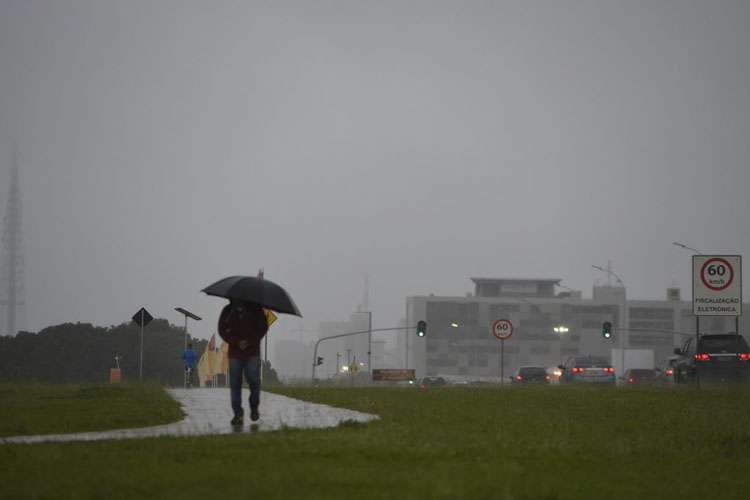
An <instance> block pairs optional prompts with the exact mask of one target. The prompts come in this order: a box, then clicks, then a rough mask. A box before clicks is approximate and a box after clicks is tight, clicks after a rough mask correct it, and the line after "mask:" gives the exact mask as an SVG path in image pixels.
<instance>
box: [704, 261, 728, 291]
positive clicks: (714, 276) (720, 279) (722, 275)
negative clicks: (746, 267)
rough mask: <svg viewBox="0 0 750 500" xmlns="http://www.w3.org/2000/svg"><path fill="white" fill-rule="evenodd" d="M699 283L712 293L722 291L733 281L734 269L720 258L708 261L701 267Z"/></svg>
mask: <svg viewBox="0 0 750 500" xmlns="http://www.w3.org/2000/svg"><path fill="white" fill-rule="evenodd" d="M700 276H701V281H703V284H704V285H705V286H706V288H709V289H711V290H714V291H717V292H718V291H720V290H724V289H725V288H727V287H729V285H731V284H732V281H734V269H732V264H730V263H729V262H727V261H726V260H725V259H722V258H720V257H714V258H713V259H708V260H707V261H706V262H705V263H704V264H703V267H701V274H700Z"/></svg>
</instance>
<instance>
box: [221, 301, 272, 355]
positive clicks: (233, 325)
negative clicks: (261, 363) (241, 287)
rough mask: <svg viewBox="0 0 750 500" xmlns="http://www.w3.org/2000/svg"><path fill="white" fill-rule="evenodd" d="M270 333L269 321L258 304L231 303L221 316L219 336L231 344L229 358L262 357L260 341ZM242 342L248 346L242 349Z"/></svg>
mask: <svg viewBox="0 0 750 500" xmlns="http://www.w3.org/2000/svg"><path fill="white" fill-rule="evenodd" d="M266 332H268V321H267V320H266V314H265V311H264V310H263V308H262V307H260V306H258V305H256V304H246V303H245V304H243V303H239V302H237V303H230V304H227V305H226V306H225V307H224V309H223V310H222V311H221V314H220V315H219V336H220V337H221V338H222V339H224V342H226V343H227V344H229V357H230V358H234V359H250V358H251V357H253V356H260V341H261V340H262V339H263V337H264V336H265V335H266ZM242 340H246V341H247V342H248V346H247V347H246V348H245V349H244V350H243V349H240V347H239V343H240V341H242Z"/></svg>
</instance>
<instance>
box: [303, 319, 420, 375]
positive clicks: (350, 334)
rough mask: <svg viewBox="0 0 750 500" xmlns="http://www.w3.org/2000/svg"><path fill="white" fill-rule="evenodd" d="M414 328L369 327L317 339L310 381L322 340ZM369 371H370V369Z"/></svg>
mask: <svg viewBox="0 0 750 500" xmlns="http://www.w3.org/2000/svg"><path fill="white" fill-rule="evenodd" d="M414 328H416V327H415V326H399V327H394V328H371V329H368V330H360V331H357V332H349V333H340V334H339V335H331V336H328V337H323V338H320V339H318V341H317V342H315V350H314V352H313V363H312V381H313V382H315V368H316V367H317V366H318V346H319V345H320V343H321V342H323V341H324V340H331V339H339V338H341V337H350V336H352V335H362V334H365V333H366V334H368V335H372V334H373V333H375V332H395V331H398V330H413V329H414ZM370 373H372V371H371V372H370Z"/></svg>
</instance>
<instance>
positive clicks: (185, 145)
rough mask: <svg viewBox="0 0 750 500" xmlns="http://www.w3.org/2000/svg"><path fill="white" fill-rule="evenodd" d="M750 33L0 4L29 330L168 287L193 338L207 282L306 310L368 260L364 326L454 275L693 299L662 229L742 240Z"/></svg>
mask: <svg viewBox="0 0 750 500" xmlns="http://www.w3.org/2000/svg"><path fill="white" fill-rule="evenodd" d="M313 4H314V5H313ZM748 25H750V3H749V2H745V1H713V0H712V1H708V0H706V1H703V2H691V1H685V0H677V1H651V0H649V1H642V2H637V1H631V2H604V1H600V0H592V1H548V2H532V1H518V2H500V1H498V2H459V1H451V2H437V1H424V2H401V1H395V2H361V3H355V2H347V1H341V2H306V1H299V2H277V1H272V2H249V1H247V2H245V1H232V2H230V1H224V2H218V1H212V2H204V1H183V0H180V1H152V0H148V1H127V2H125V1H122V2H110V1H102V0H90V1H67V0H56V1H27V0H17V1H16V0H0V167H2V168H0V187H1V189H0V202H2V205H0V210H2V211H4V210H5V200H6V198H7V179H8V172H7V170H8V167H9V165H10V158H11V145H12V143H13V142H14V141H15V142H16V144H17V146H18V150H19V153H20V159H21V177H22V189H23V202H24V224H25V227H24V231H25V234H24V244H25V259H26V299H27V303H28V306H27V312H26V317H27V321H26V325H25V326H26V327H27V328H29V329H32V330H38V329H41V328H43V327H45V326H48V325H50V324H56V323H60V322H66V321H90V322H93V323H95V324H101V325H110V324H117V323H120V322H122V321H126V320H127V319H128V318H129V317H130V316H131V315H132V314H133V313H134V312H135V311H136V310H137V309H138V308H139V307H140V306H141V305H145V306H146V307H147V308H148V309H149V310H150V311H151V312H152V313H153V314H154V315H155V316H160V317H166V318H168V319H170V320H171V321H174V322H177V323H178V324H181V320H180V317H179V315H178V314H177V313H175V312H174V311H173V310H172V308H173V307H174V306H184V307H187V308H188V309H191V310H194V311H195V312H197V313H198V314H201V315H203V316H205V317H206V319H207V321H204V322H203V323H202V324H200V325H199V326H197V327H195V328H194V329H193V331H194V332H195V333H198V334H199V335H201V336H203V337H208V336H209V335H210V333H211V332H213V331H214V326H215V320H216V316H217V314H218V310H219V307H220V305H221V304H222V302H221V301H220V300H218V299H214V298H210V297H205V296H203V295H202V294H200V293H199V290H200V289H201V288H202V287H203V286H205V285H207V284H209V283H210V282H212V281H214V280H216V279H218V278H221V277H224V276H226V275H231V274H254V273H255V272H256V271H257V269H258V268H259V267H264V268H265V270H266V276H267V277H268V278H270V279H272V280H274V281H277V282H278V283H280V284H282V285H284V286H285V287H286V288H287V289H288V290H289V291H290V292H291V293H292V295H293V296H294V298H295V299H296V301H297V303H298V305H299V307H300V309H301V310H302V312H303V313H304V314H305V320H304V328H306V329H312V328H314V327H315V326H316V324H317V321H319V320H323V319H344V318H345V317H346V316H347V315H348V314H349V312H351V311H353V310H354V309H355V308H356V307H357V305H358V304H359V303H360V301H361V297H362V289H363V284H362V283H363V276H364V274H365V273H369V274H370V285H371V292H370V298H371V308H372V310H373V311H374V315H373V321H374V323H375V325H376V326H378V327H387V326H391V325H395V324H396V323H397V322H398V321H399V319H400V318H401V317H402V315H403V311H404V308H405V297H406V296H407V295H410V294H427V293H436V294H455V295H463V294H464V293H465V292H466V291H469V290H471V289H472V288H471V283H470V282H469V280H468V278H469V277H470V276H503V277H551V278H562V279H563V280H564V281H563V283H564V284H566V285H567V286H570V287H573V288H579V289H583V290H584V293H585V294H586V295H588V294H590V288H591V285H592V283H593V281H594V280H596V279H602V280H604V276H602V273H599V272H597V271H595V270H593V269H591V264H598V265H606V262H607V260H608V259H611V260H612V262H613V265H614V269H615V271H616V272H618V274H620V275H621V276H622V278H623V280H624V281H625V283H626V284H627V286H628V295H629V296H630V297H632V298H641V299H648V298H663V297H664V294H665V292H664V289H665V288H666V287H668V286H670V285H672V284H677V285H679V286H681V287H682V289H683V297H689V296H690V286H691V280H690V272H691V269H690V254H689V252H687V251H684V250H680V249H678V248H676V247H674V246H673V245H672V244H671V242H672V241H675V240H676V241H682V242H684V243H686V244H688V245H692V246H696V247H698V248H700V249H701V250H704V251H705V252H716V253H740V254H745V255H748V254H750V230H748V222H747V217H748V214H749V213H750V201H748V196H747V191H748V188H750V165H748V158H749V157H750V35H749V34H748V33H749V30H748V28H747V27H748ZM745 283H748V280H745ZM745 295H746V297H747V295H748V286H747V285H746V286H745ZM281 326H282V330H283V329H290V328H297V327H299V322H297V321H296V320H293V319H289V318H285V319H284V320H283V321H282V323H281Z"/></svg>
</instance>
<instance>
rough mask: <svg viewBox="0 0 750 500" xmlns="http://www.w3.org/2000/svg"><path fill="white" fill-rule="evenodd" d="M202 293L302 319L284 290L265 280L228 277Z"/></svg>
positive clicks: (247, 277) (249, 277)
mask: <svg viewBox="0 0 750 500" xmlns="http://www.w3.org/2000/svg"><path fill="white" fill-rule="evenodd" d="M202 292H203V293H206V294H208V295H215V296H217V297H224V298H226V299H230V300H241V301H243V302H254V303H256V304H260V305H262V306H263V307H265V308H266V309H271V310H272V311H276V312H279V313H286V314H294V315H295V316H299V317H300V318H301V317H302V313H300V312H299V309H297V305H296V304H295V303H294V301H293V300H292V298H291V297H290V296H289V294H288V293H286V290H284V289H283V288H281V287H280V286H279V285H277V284H276V283H274V282H273V281H270V280H267V279H265V278H256V277H253V276H230V277H228V278H224V279H222V280H219V281H217V282H216V283H214V284H213V285H209V286H207V287H206V288H204V289H203V290H202Z"/></svg>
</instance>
